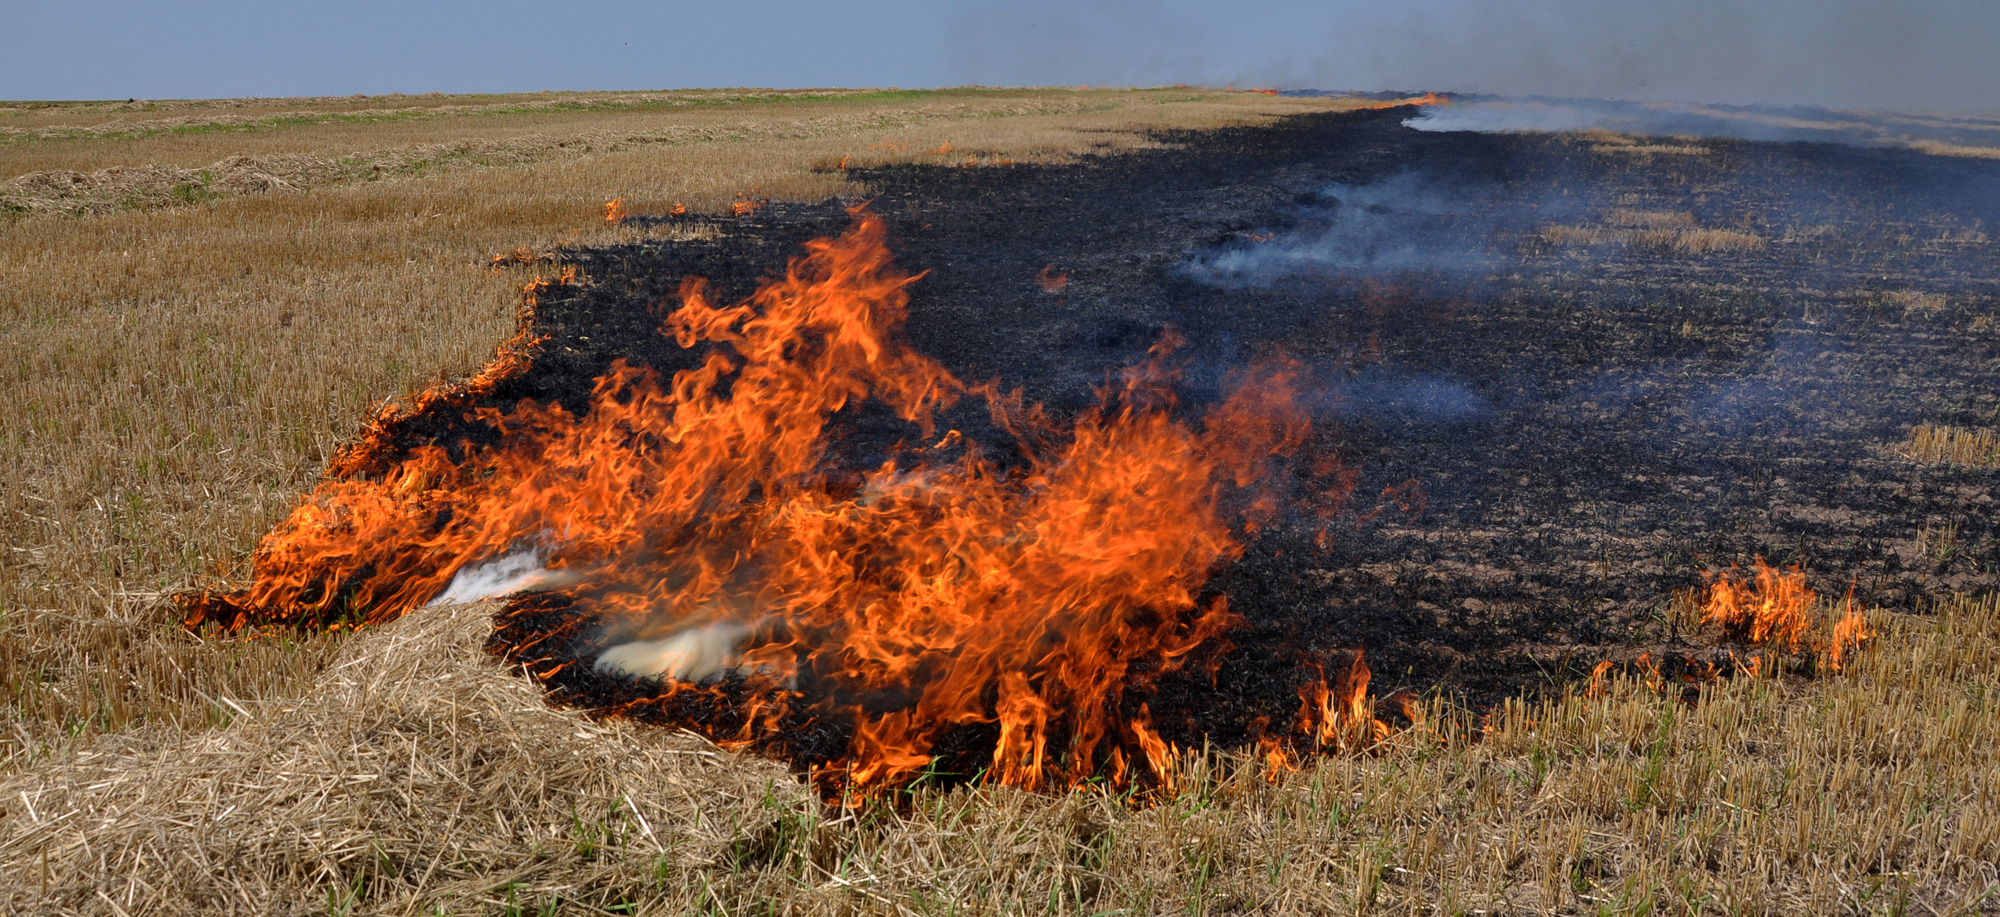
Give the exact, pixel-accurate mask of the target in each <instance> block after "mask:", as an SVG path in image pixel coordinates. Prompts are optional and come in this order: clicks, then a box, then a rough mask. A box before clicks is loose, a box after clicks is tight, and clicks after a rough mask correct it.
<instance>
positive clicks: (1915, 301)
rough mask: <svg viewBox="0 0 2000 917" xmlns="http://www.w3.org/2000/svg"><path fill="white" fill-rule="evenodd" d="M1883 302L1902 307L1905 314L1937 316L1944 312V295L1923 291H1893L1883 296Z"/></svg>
mask: <svg viewBox="0 0 2000 917" xmlns="http://www.w3.org/2000/svg"><path fill="white" fill-rule="evenodd" d="M1882 301H1883V302H1885V303H1888V304H1890V305H1894V306H1901V307H1902V309H1903V312H1904V313H1905V314H1911V313H1914V314H1917V315H1936V314H1938V313H1939V312H1943V311H1944V307H1945V296H1944V294H1943V293H1926V292H1924V291H1922V290H1892V291H1889V292H1887V293H1883V294H1882Z"/></svg>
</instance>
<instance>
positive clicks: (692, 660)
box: [593, 621, 750, 683]
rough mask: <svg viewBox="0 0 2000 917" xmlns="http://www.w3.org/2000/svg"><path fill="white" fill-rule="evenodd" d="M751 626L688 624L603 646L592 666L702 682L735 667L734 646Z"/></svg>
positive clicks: (640, 676)
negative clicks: (661, 633) (672, 631)
mask: <svg viewBox="0 0 2000 917" xmlns="http://www.w3.org/2000/svg"><path fill="white" fill-rule="evenodd" d="M749 636H750V628H748V627H745V626H743V625H742V624H738V623H736V622H735V621H716V622H713V623H710V624H705V625H702V626H699V627H691V628H688V629H687V630H684V631H681V632H680V633H677V634H674V635H673V636H670V637H666V638H664V639H660V640H637V641H634V642H631V643H622V644H619V645H617V646H614V647H612V648H610V649H608V650H605V651H604V652H603V653H602V654H600V655H599V656H598V657H597V662H596V663H594V664H593V668H595V669H597V671H600V672H615V673H618V674H621V675H630V676H632V677H635V678H669V679H673V680H675V681H690V682H696V683H700V682H705V681H709V680H712V679H714V678H716V677H718V676H721V675H724V674H727V673H728V672H729V671H730V670H732V669H734V668H736V664H737V659H738V658H739V656H738V654H737V649H738V647H740V646H741V645H742V643H743V641H744V639H745V638H747V637H749Z"/></svg>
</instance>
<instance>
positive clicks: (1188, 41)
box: [944, 0, 2000, 111]
mask: <svg viewBox="0 0 2000 917" xmlns="http://www.w3.org/2000/svg"><path fill="white" fill-rule="evenodd" d="M1995 34H2000V5H1995V4H1992V3H1984V2H1970V0H1916V2H1885V0H1765V2H1760V3H1755V4H1746V3H1735V2H1727V0H1693V2H1687V3H1651V2H1640V0H1533V2H1530V0H1498V2H1478V3H1475V2H1469V0H1411V2H1406V3H1398V4H1314V3H1305V2H1302V0H1293V2H1279V3H1276V4H1266V5H1264V6H1260V7H1258V8H1257V10H1256V11H1255V12H1254V13H1251V14H1245V13H1244V12H1243V11H1242V10H1240V9H1237V8H1235V7H1231V6H1228V5H1226V4H1200V3H1195V2H1192V0H1175V2H1167V3H1138V2H1131V0H1125V2H1116V0H1114V2H1106V3H1097V4H1089V5H1071V4H1061V3H1056V2H1053V0H1025V2H1021V3H1008V4H979V5H977V6H973V7H970V8H966V9H962V10H959V11H958V12H957V13H956V17H955V18H954V19H953V20H952V25H951V29H950V33H949V35H950V37H949V39H948V42H947V48H948V50H949V51H950V53H948V54H946V55H945V56H944V57H945V60H946V61H948V62H949V63H948V64H947V66H949V67H951V68H952V73H951V77H952V79H954V80H956V81H973V82H997V83H1035V84H1049V83H1078V82H1084V83H1126V84H1130V83H1138V84H1153V85H1159V84H1168V83H1182V82H1185V83H1198V84H1209V85H1222V84H1227V83H1235V84H1237V85H1242V86H1250V85H1270V86H1283V87H1291V88H1305V87H1315V88H1325V89H1343V90H1346V89H1354V90H1379V89H1416V90H1438V91H1451V92H1478V93H1497V94H1503V95H1515V96H1522V95H1546V96H1561V97H1609V98H1623V99H1635V100H1699V101H1704V102H1722V103H1732V104H1778V105H1819V106H1826V107H1834V108H1877V109H1891V110H1948V111H1992V110H1995V109H1996V108H2000V102H1996V101H1995V100H1996V99H2000V55H1995V54H1993V53H1991V42H1992V36H1993V35H1995Z"/></svg>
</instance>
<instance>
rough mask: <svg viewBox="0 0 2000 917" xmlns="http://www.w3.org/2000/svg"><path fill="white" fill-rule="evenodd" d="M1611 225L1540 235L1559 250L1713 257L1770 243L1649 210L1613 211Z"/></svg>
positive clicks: (1559, 228) (1553, 229)
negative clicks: (1604, 248)
mask: <svg viewBox="0 0 2000 917" xmlns="http://www.w3.org/2000/svg"><path fill="white" fill-rule="evenodd" d="M1681 217H1686V218H1687V223H1673V222H1654V223H1651V224H1648V223H1634V222H1621V221H1633V220H1654V221H1669V220H1677V219H1679V218H1681ZM1606 222H1607V223H1609V224H1610V225H1608V226H1570V225H1563V224H1555V225H1550V226H1544V227H1542V228H1541V230H1540V231H1539V232H1538V233H1536V238H1537V239H1539V240H1540V241H1541V242H1542V243H1544V244H1546V245H1549V246H1552V247H1555V248H1571V247H1581V248H1595V247H1598V246H1603V245H1620V246H1624V247H1625V248H1627V249H1631V250H1633V251H1642V252H1648V253H1652V254H1661V255H1675V256H1681V257H1695V256H1701V255H1711V254H1738V253H1747V252H1760V251H1763V250H1764V249H1765V248H1767V247H1769V245H1770V243H1769V241H1767V240H1766V239H1765V238H1764V237H1763V236H1759V235H1755V234H1753V233H1746V232H1737V231H1735V230H1731V229H1701V228H1697V227H1694V226H1692V225H1689V224H1691V223H1692V222H1693V217H1692V215H1689V214H1681V213H1652V212H1645V211H1624V210H1620V211H1613V212H1612V213H1611V215H1610V216H1609V217H1607V220H1606Z"/></svg>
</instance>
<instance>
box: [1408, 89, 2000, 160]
mask: <svg viewBox="0 0 2000 917" xmlns="http://www.w3.org/2000/svg"><path fill="white" fill-rule="evenodd" d="M1403 123H1404V124H1407V125H1409V126H1410V127H1414V128H1416V129H1418V130H1426V131H1482V132H1489V133H1490V132H1499V131H1580V130H1608V131H1616V132H1618V133H1624V134H1640V135H1652V136H1694V137H1733V138H1736V139H1739V140H1771V141H1809V142H1826V143H1845V144H1849V145H1852V146H1890V147H1909V148H1915V149H1933V150H1936V149H1939V148H1941V147H1964V148H1983V149H1994V150H2000V119H1994V118H1978V117H1946V116H1937V115H1931V116H1925V115H1894V114H1884V113H1873V112H1852V111H1848V112H1836V111H1829V110H1827V109H1823V108H1796V107H1795V108H1770V107H1762V106H1740V105H1696V104H1690V103H1681V102H1648V103H1639V102H1615V101H1608V100H1603V99H1545V98H1523V99H1510V98H1498V97H1475V98H1467V99H1457V100H1454V101H1453V104H1451V105H1448V106H1437V107H1433V108H1427V109H1425V110H1424V112H1423V114H1421V115H1419V116H1417V117H1415V118H1411V119H1410V120H1408V121H1405V122H1403Z"/></svg>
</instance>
